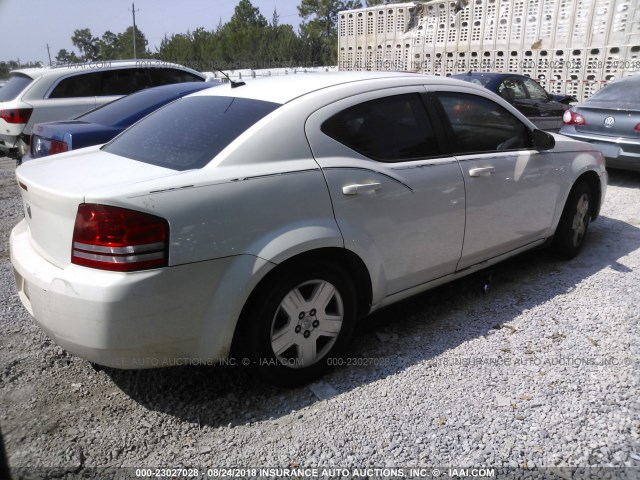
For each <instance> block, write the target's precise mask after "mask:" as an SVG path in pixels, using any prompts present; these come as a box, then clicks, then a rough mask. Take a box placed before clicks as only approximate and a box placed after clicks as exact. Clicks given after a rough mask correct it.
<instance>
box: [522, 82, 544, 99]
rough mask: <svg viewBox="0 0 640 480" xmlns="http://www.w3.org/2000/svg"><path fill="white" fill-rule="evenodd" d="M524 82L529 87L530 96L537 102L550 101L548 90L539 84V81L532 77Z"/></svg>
mask: <svg viewBox="0 0 640 480" xmlns="http://www.w3.org/2000/svg"><path fill="white" fill-rule="evenodd" d="M523 83H524V86H525V87H526V88H527V92H529V98H530V99H531V100H535V101H537V102H548V101H549V96H548V95H547V92H546V91H545V90H544V88H542V87H541V86H540V85H538V83H537V82H535V81H533V80H531V79H530V78H527V79H525V80H523Z"/></svg>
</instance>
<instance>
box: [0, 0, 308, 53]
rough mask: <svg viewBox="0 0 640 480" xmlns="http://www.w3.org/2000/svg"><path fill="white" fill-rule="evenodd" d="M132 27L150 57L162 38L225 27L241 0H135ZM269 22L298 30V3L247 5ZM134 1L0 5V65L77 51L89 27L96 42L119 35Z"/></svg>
mask: <svg viewBox="0 0 640 480" xmlns="http://www.w3.org/2000/svg"><path fill="white" fill-rule="evenodd" d="M134 1H135V9H136V26H137V27H138V29H139V30H140V31H141V32H143V33H144V34H145V36H146V37H147V40H148V41H149V45H148V47H147V48H149V50H151V51H152V52H155V51H156V48H155V47H159V46H160V42H161V41H162V38H163V37H164V35H165V34H167V36H171V34H174V33H186V32H187V31H188V30H190V31H193V30H195V29H196V28H198V27H203V28H204V29H206V30H213V29H215V28H216V27H217V26H218V23H219V22H220V19H222V22H223V23H224V22H227V21H228V20H229V19H230V18H231V16H232V15H233V11H234V9H235V7H236V5H237V4H238V2H239V0H134ZM251 4H252V5H253V6H254V7H257V8H259V9H260V13H261V14H262V15H264V16H265V17H266V18H267V20H269V21H271V18H272V15H273V10H274V8H275V9H277V11H278V14H279V15H280V23H289V24H291V25H293V26H294V29H295V30H296V31H297V29H298V25H299V23H300V18H299V17H298V8H297V7H298V5H299V4H300V0H251ZM131 9H132V0H0V25H2V35H1V36H0V62H2V61H8V60H16V61H17V60H20V61H21V62H23V63H26V62H37V61H42V62H44V63H45V64H47V63H48V56H47V44H48V45H49V47H50V50H51V59H52V60H55V56H56V54H57V53H58V51H59V50H60V49H63V48H64V49H66V50H67V51H70V50H74V51H75V52H76V53H78V50H77V49H76V48H75V47H74V46H73V44H72V43H71V37H72V36H73V31H74V30H77V29H81V28H89V29H90V30H91V33H92V35H93V36H94V37H101V36H102V35H103V34H104V32H106V31H107V30H110V31H112V32H113V33H122V32H124V31H125V30H126V29H127V27H129V26H131V25H132V14H131Z"/></svg>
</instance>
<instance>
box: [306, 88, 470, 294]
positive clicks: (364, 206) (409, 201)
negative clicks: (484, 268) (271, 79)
mask: <svg viewBox="0 0 640 480" xmlns="http://www.w3.org/2000/svg"><path fill="white" fill-rule="evenodd" d="M424 96H425V94H424V87H420V86H418V87H402V88H393V89H386V90H384V91H377V92H369V93H363V94H360V95H356V96H353V97H350V98H348V99H344V100H342V101H338V102H336V103H333V104H331V105H329V106H327V107H325V108H323V109H321V110H319V111H317V112H315V113H314V114H312V115H311V116H310V117H309V119H308V121H307V123H306V126H305V131H306V134H307V138H308V140H309V143H310V145H311V149H312V151H313V155H314V157H315V159H316V161H317V162H318V163H319V164H320V166H321V167H322V169H323V172H324V175H325V178H326V181H327V184H328V187H329V191H330V194H331V199H332V202H333V208H334V213H335V218H336V220H337V223H338V225H339V227H340V230H341V232H342V235H343V237H344V241H345V247H346V248H348V249H350V250H353V251H355V252H356V253H357V254H358V255H359V256H360V257H361V258H363V259H364V260H365V262H366V263H367V265H368V266H369V267H370V268H374V269H376V271H373V272H372V275H373V278H374V279H375V280H374V281H375V282H376V283H378V284H379V285H381V287H380V289H379V290H380V291H383V292H384V294H386V295H390V294H393V293H397V292H399V291H402V290H404V289H407V288H410V287H413V286H416V285H419V284H421V283H424V282H427V281H429V280H433V279H435V278H438V277H441V276H444V275H447V274H450V273H452V272H453V271H455V267H456V264H457V262H458V259H459V258H460V253H461V251H462V240H463V234H464V214H465V210H464V206H465V193H464V182H463V179H462V174H461V172H460V167H459V166H458V162H457V161H456V159H455V158H453V157H452V156H451V155H446V154H443V153H442V149H441V145H440V142H439V140H438V137H439V127H438V125H437V124H434V122H433V121H432V119H431V118H430V117H429V116H428V114H427V111H426V109H425V104H424ZM376 300H379V299H376V298H374V301H376Z"/></svg>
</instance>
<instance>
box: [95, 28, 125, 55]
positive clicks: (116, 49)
mask: <svg viewBox="0 0 640 480" xmlns="http://www.w3.org/2000/svg"><path fill="white" fill-rule="evenodd" d="M121 51H122V47H121V45H120V41H119V40H118V35H116V34H115V33H113V32H111V31H109V30H107V31H106V32H104V35H102V38H101V39H100V40H98V56H99V58H100V60H115V59H116V58H120V52H121Z"/></svg>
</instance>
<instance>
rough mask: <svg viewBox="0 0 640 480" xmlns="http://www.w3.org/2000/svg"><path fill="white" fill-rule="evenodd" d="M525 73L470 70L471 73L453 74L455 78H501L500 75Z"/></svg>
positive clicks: (507, 75)
mask: <svg viewBox="0 0 640 480" xmlns="http://www.w3.org/2000/svg"><path fill="white" fill-rule="evenodd" d="M524 76H525V75H520V74H519V73H498V72H469V73H457V74H455V75H451V77H453V78H479V77H485V78H500V77H524Z"/></svg>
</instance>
